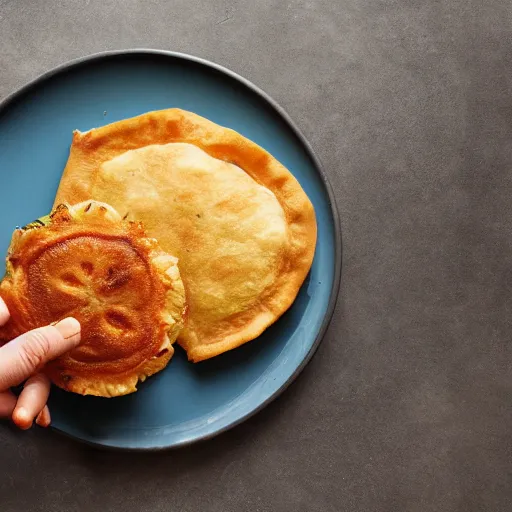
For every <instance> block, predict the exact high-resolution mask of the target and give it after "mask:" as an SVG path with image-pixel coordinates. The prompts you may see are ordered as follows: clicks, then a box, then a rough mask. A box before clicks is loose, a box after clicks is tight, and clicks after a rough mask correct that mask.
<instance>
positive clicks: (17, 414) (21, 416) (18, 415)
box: [12, 407, 32, 430]
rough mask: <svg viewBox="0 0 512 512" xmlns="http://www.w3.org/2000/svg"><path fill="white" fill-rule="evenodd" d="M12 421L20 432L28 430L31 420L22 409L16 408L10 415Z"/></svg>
mask: <svg viewBox="0 0 512 512" xmlns="http://www.w3.org/2000/svg"><path fill="white" fill-rule="evenodd" d="M12 421H14V424H15V425H16V426H17V427H19V428H21V429H22V430H28V429H29V428H30V427H31V426H32V418H30V416H29V414H28V411H27V410H26V409H25V408H24V407H16V409H14V412H13V413H12Z"/></svg>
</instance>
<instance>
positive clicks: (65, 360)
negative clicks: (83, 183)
mask: <svg viewBox="0 0 512 512" xmlns="http://www.w3.org/2000/svg"><path fill="white" fill-rule="evenodd" d="M0 295H1V296H2V298H3V299H4V301H5V302H6V304H7V306H8V308H9V310H10V312H11V319H10V320H9V322H8V323H7V325H5V326H4V327H0V343H1V342H2V341H3V342H6V341H9V340H10V339H12V338H14V337H16V336H18V335H20V334H22V333H24V332H26V331H28V330H30V329H33V328H36V327H40V326H42V325H47V324H49V323H51V322H55V321H58V320H60V319H63V318H65V317H67V316H73V317H75V318H76V319H77V320H79V321H80V323H81V325H82V342H81V343H80V345H79V347H77V348H76V349H74V350H72V351H71V352H69V353H68V354H66V355H64V356H62V357H60V358H59V359H57V360H56V361H53V362H52V363H50V364H49V365H47V366H46V368H45V372H46V373H47V374H48V375H49V377H50V378H51V380H52V381H53V382H54V383H55V384H57V385H58V386H60V387H61V388H63V389H66V390H68V391H73V392H75V393H80V394H84V395H86V394H90V395H97V396H118V395H124V394H127V393H131V392H134V391H136V384H137V382H138V381H139V380H141V381H143V380H145V378H146V377H148V376H149V375H152V374H154V373H156V372H158V371H160V370H162V369H163V368H164V367H165V366H166V365H167V363H168V362H169V360H170V358H171V357H172V355H173V353H174V349H173V347H172V343H173V342H174V341H175V339H176V337H177V335H178V333H179V331H180V329H181V327H182V325H183V313H184V305H185V294H184V288H183V283H182V281H181V278H180V274H179V271H178V267H177V259H176V258H175V257H173V256H170V255H169V254H167V253H165V252H163V251H162V250H161V249H160V248H159V246H158V244H157V242H156V240H154V239H151V238H147V237H146V235H145V232H144V230H143V228H142V226H141V224H140V223H135V222H129V221H123V220H122V219H121V217H120V216H119V214H118V213H117V212H116V211H115V210H114V209H113V208H112V207H111V206H109V205H107V204H104V203H97V202H93V201H86V202H84V203H81V204H78V205H76V206H72V207H68V206H65V205H61V206H59V207H57V208H56V210H54V212H53V213H52V214H51V215H50V216H49V217H48V218H45V219H42V220H41V221H38V222H36V223H33V224H31V225H29V226H28V227H27V228H22V229H18V230H16V231H15V232H14V235H13V238H12V242H11V246H10V248H9V253H8V257H7V274H6V277H5V278H4V280H3V281H2V283H1V284H0Z"/></svg>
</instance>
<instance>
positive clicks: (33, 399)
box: [12, 373, 50, 430]
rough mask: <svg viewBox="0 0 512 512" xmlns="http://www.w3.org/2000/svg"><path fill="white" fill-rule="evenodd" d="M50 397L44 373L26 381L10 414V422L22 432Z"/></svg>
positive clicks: (27, 427) (47, 380)
mask: <svg viewBox="0 0 512 512" xmlns="http://www.w3.org/2000/svg"><path fill="white" fill-rule="evenodd" d="M49 395H50V379H48V377H47V376H46V375H45V374H44V373H38V374H37V375H33V376H32V377H30V379H28V380H27V382H26V383H25V386H24V387H23V391H22V392H21V394H20V396H19V397H18V402H17V403H16V407H15V408H14V412H13V413H12V421H13V422H14V424H15V425H16V426H17V427H19V428H21V429H22V430H27V429H29V428H30V427H31V426H32V423H33V422H34V419H35V417H36V416H37V415H38V414H39V413H40V412H41V411H42V410H43V408H44V406H45V405H46V402H47V401H48V396H49Z"/></svg>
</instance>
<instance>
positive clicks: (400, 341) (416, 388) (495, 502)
mask: <svg viewBox="0 0 512 512" xmlns="http://www.w3.org/2000/svg"><path fill="white" fill-rule="evenodd" d="M511 28H512V4H511V3H510V2H509V1H507V0H444V1H442V0H439V1H438V0H387V1H386V0H341V1H337V0H330V1H329V0H311V1H299V0H258V1H256V0H232V1H229V0H227V1H214V0H173V1H165V0H152V1H150V0H146V1H144V2H142V1H137V0H126V1H113V0H101V1H96V0H90V1H85V0H80V1H78V0H73V1H66V2H64V1H62V2H60V1H56V0H46V1H44V2H43V1H36V0H33V1H30V0H10V1H9V0H0V98H1V97H5V96H6V95H7V94H9V93H10V92H12V91H14V90H15V89H16V88H17V87H19V86H20V85H22V84H23V83H25V82H26V81H28V80H30V79H32V78H34V77H36V76H37V75H38V74H40V73H41V72H44V71H46V70H48V69H50V68H52V67H53V66H55V65H57V64H60V63H62V62H64V61H66V60H69V59H72V58H75V57H79V56H82V55H85V54H90V53H93V52H98V51H101V50H106V49H122V48H129V47H153V48H161V49H170V50H177V51H182V52H185V53H191V54H194V55H198V56H201V57H205V58H208V59H211V60H213V61H215V62H218V63H219V64H222V65H224V66H227V67H229V68H231V69H233V70H234V71H236V72H238V73H240V74H242V75H244V76H245V77H247V78H248V79H250V80H252V81H253V82H254V83H256V84H257V85H259V86H260V87H262V88H263V89H264V90H265V91H267V92H268V93H269V94H270V95H271V96H273V97H274V98H275V99H276V100H277V101H278V102H279V103H280V104H281V105H282V106H283V107H284V108H285V109H286V110H288V112H289V113H290V115H291V116H292V118H293V119H294V120H295V121H296V122H297V124H298V125H299V126H300V128H301V129H302V130H303V131H304V133H305V135H306V136H307V137H308V138H309V140H310V141H311V143H312V145H313V147H314V149H315V150H316V152H317V153H318V155H319V157H320V159H321V160H322V161H323V163H324V165H325V169H326V172H327V174H328V175H329V178H330V180H331V182H332V185H333V187H334V190H335V193H336V196H337V200H338V204H339V209H340V217H341V224H342V229H343V234H344V262H343V277H342V289H341V293H340V299H339V301H338V306H337V309H336V313H335V318H334V319H333V322H332V324H331V327H330V329H329V331H328V333H327V335H326V337H325V340H324V342H323V344H322V345H321V347H320V349H319V351H318V353H317V355H316V357H315V358H314V360H313V361H312V363H311V364H310V365H309V367H308V368H307V369H306V371H305V372H304V373H303V375H302V376H301V377H300V378H299V379H298V381H297V382H296V383H295V384H294V385H292V386H291V388H290V389H289V390H288V391H287V392H286V393H285V394H284V395H283V396H282V397H281V398H280V399H279V400H277V401H276V402H274V403H273V404H271V405H270V406H269V407H268V408H267V409H266V410H264V411H263V412H261V413H260V414H258V415H257V416H255V417H254V418H252V419H251V420H249V421H247V422H246V423H245V424H243V425H241V426H239V427H237V428H236V429H234V430H232V431H231V432H228V433H226V434H224V435H222V436H220V437H218V438H217V439H215V440H213V441H210V442H207V443H206V444H201V445H199V446H196V447H191V448H187V449H182V450H179V451H175V452H170V453H163V454H156V455H155V454H152V455H133V454H119V453H107V452H102V451H97V450H94V449H90V448H87V447H84V446H81V445H79V444H77V443H75V442H72V441H70V440H67V439H65V438H62V437H60V436H59V435H57V434H54V433H52V432H51V431H43V430H41V429H33V430H32V431H30V432H24V433H22V432H17V431H15V430H14V429H12V428H11V427H9V426H7V425H5V424H2V425H0V510H1V511H2V512H15V511H16V512H18V511H52V512H53V511H64V510H65V511H67V512H69V511H81V512H82V511H85V512H89V511H90V512H93V511H98V510H100V511H114V512H115V511H131V510H137V511H143V512H146V511H147V512H158V511H168V510H177V511H181V512H188V511H190V512H192V511H208V512H230V511H246V510H247V511H260V512H266V511H278V512H281V511H293V512H302V511H304V512H313V511H325V512H340V511H361V512H370V511H376V512H377V511H378V512H383V511H390V512H395V511H397V512H400V511H404V512H405V511H406V512H416V511H421V512H423V511H449V512H455V511H457V512H459V511H460V512H466V511H493V512H494V511H510V510H512V486H511V484H512V471H511V469H512V450H511V445H512V434H511V432H512V407H511V405H510V402H511V393H510V392H511V391H512V375H511V364H510V363H511V349H510V342H509V338H510V333H511V328H512V325H511V322H512V312H511V308H512V303H511V286H512V272H511V265H510V252H511V249H512V207H511V204H512V172H511V167H512V96H511V93H512V66H511V57H512V37H511V36H512V31H511ZM33 136H37V134H33Z"/></svg>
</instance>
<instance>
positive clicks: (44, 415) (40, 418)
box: [36, 405, 52, 428]
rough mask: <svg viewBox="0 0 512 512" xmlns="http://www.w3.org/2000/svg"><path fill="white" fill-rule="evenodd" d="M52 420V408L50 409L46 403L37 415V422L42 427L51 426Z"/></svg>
mask: <svg viewBox="0 0 512 512" xmlns="http://www.w3.org/2000/svg"><path fill="white" fill-rule="evenodd" d="M51 422H52V417H51V416H50V409H48V406H47V405H45V406H44V408H43V410H42V411H41V412H40V413H39V414H38V415H37V418H36V423H37V424H38V425H39V426H40V427H44V428H46V427H49V426H50V423H51Z"/></svg>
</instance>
